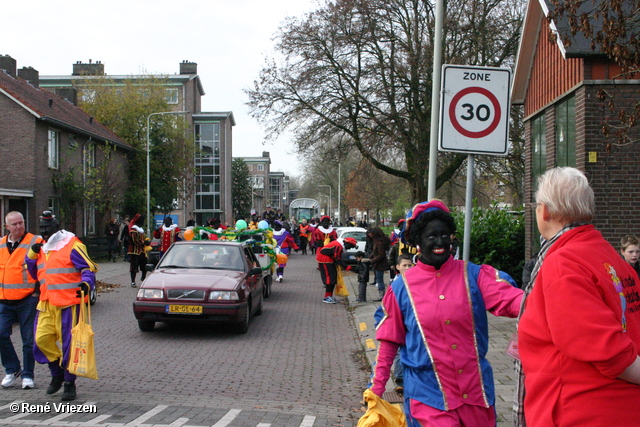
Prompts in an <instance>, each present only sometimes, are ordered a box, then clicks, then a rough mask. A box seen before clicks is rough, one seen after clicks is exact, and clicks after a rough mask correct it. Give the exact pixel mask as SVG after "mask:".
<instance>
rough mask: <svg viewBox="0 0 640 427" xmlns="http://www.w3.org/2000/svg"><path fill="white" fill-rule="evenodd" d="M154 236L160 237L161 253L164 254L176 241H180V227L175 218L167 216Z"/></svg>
mask: <svg viewBox="0 0 640 427" xmlns="http://www.w3.org/2000/svg"><path fill="white" fill-rule="evenodd" d="M153 237H154V238H156V239H160V253H161V254H164V253H165V252H166V251H167V249H169V247H170V246H171V245H173V243H174V242H178V241H180V228H178V224H174V223H173V219H172V218H171V217H170V216H167V217H165V218H164V220H163V221H162V225H161V226H160V227H159V228H158V229H157V230H155V231H154V232H153Z"/></svg>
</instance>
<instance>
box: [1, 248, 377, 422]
mask: <svg viewBox="0 0 640 427" xmlns="http://www.w3.org/2000/svg"><path fill="white" fill-rule="evenodd" d="M101 267H102V269H101V271H100V272H99V273H98V278H99V279H101V280H103V281H106V282H109V283H116V284H120V285H121V286H120V287H117V288H115V289H114V290H113V291H111V292H106V293H100V294H99V296H98V303H97V304H96V305H95V306H93V307H92V317H93V324H94V326H93V329H94V332H95V337H96V338H95V339H96V353H97V365H98V372H99V375H100V379H99V380H97V381H95V380H89V379H85V378H79V379H78V381H77V389H78V399H77V400H76V401H74V402H72V404H71V405H69V406H63V407H60V406H59V405H60V404H61V402H60V392H58V393H56V394H54V395H52V396H48V395H46V394H45V390H46V387H47V385H48V383H49V381H50V377H49V373H48V369H47V368H46V367H45V366H44V365H37V366H36V378H35V381H36V388H35V389H33V390H21V389H20V388H19V383H18V385H15V386H13V387H11V388H9V389H1V390H0V425H33V426H41V425H81V426H92V425H95V426H141V425H145V426H215V427H223V426H229V427H276V426H300V427H320V426H355V424H356V423H357V419H358V418H359V416H360V415H361V413H360V412H359V408H360V405H359V401H360V399H361V395H362V390H363V388H364V387H365V385H366V383H367V378H368V372H366V371H365V370H364V369H363V365H366V363H364V364H363V362H362V361H361V360H362V354H363V351H362V344H361V342H360V339H359V337H358V335H357V334H356V333H355V330H356V327H355V324H354V320H353V316H352V315H351V312H350V310H349V309H348V308H347V306H346V304H345V303H341V304H335V305H331V304H324V303H322V296H323V287H322V285H321V284H320V279H319V273H318V272H317V270H316V263H315V261H314V259H313V257H312V256H311V255H307V256H302V255H294V256H292V257H291V258H290V261H289V264H288V266H287V268H286V271H285V281H284V282H283V283H274V286H273V293H272V296H271V297H270V298H269V299H267V300H265V304H264V313H263V314H262V315H261V316H259V317H254V318H252V320H251V323H250V326H249V332H248V333H247V334H245V335H237V334H235V333H233V332H231V331H230V330H228V329H227V328H225V327H220V326H213V327H209V326H199V325H198V326H196V325H187V324H184V325H173V326H169V325H165V324H157V325H156V330H155V331H154V332H151V333H145V332H141V331H140V330H139V329H138V325H137V322H136V320H135V318H134V316H133V312H132V306H131V305H132V301H133V299H134V297H135V294H136V292H137V290H136V289H132V288H131V287H130V286H129V283H130V280H129V275H128V264H126V263H124V262H121V261H119V262H117V263H104V264H103V265H102V266H101ZM13 340H14V344H15V345H16V348H18V346H19V345H20V344H19V332H18V330H17V328H16V329H14V335H13ZM359 359H360V360H359ZM82 405H84V406H82ZM16 409H17V410H16ZM47 410H48V411H47ZM70 411H88V412H83V413H70Z"/></svg>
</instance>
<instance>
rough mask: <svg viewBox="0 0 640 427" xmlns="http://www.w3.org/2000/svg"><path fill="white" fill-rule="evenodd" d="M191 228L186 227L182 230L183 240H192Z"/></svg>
mask: <svg viewBox="0 0 640 427" xmlns="http://www.w3.org/2000/svg"><path fill="white" fill-rule="evenodd" d="M193 236H194V233H193V230H192V229H190V228H187V229H186V230H184V240H193Z"/></svg>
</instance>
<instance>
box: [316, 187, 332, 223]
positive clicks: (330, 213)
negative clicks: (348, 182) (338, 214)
mask: <svg viewBox="0 0 640 427" xmlns="http://www.w3.org/2000/svg"><path fill="white" fill-rule="evenodd" d="M318 187H329V218H331V221H333V212H331V186H330V185H326V184H321V185H318Z"/></svg>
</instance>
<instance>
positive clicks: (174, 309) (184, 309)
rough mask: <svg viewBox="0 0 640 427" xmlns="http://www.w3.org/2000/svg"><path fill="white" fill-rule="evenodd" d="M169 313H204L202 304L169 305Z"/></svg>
mask: <svg viewBox="0 0 640 427" xmlns="http://www.w3.org/2000/svg"><path fill="white" fill-rule="evenodd" d="M167 313H173V314H202V306H201V305H168V306H167Z"/></svg>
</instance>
